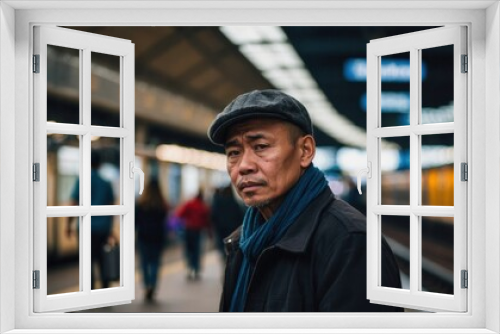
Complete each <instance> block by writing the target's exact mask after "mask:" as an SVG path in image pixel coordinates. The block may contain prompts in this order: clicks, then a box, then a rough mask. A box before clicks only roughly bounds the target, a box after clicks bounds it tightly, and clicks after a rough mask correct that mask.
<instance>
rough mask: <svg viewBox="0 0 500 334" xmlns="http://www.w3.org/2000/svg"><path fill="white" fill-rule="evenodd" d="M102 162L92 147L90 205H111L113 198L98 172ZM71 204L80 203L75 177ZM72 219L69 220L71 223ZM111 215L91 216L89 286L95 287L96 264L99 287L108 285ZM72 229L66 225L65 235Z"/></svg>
mask: <svg viewBox="0 0 500 334" xmlns="http://www.w3.org/2000/svg"><path fill="white" fill-rule="evenodd" d="M101 164H102V157H101V152H100V151H98V150H95V149H93V150H92V151H91V162H90V168H91V170H90V205H113V204H114V201H115V198H114V194H113V187H112V186H111V182H109V181H107V180H105V179H104V178H103V177H102V176H101V175H100V174H99V168H100V167H101ZM70 202H71V205H80V180H79V179H77V180H76V182H75V185H74V187H73V191H72V192H71V196H70ZM72 222H73V220H71V221H70V224H72ZM112 227H113V216H92V217H91V228H90V240H91V244H90V259H91V275H92V278H91V288H92V289H95V288H96V281H97V277H96V276H97V274H96V270H95V269H96V266H98V267H99V278H100V281H101V289H104V288H108V287H109V281H108V278H107V275H106V273H105V270H106V268H105V266H104V251H103V248H104V246H106V245H114V244H116V243H117V238H115V237H114V236H113V234H112ZM72 231H73V229H72V228H71V227H70V226H68V229H67V235H68V236H72V234H73V232H72Z"/></svg>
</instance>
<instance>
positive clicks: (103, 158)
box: [90, 137, 121, 205]
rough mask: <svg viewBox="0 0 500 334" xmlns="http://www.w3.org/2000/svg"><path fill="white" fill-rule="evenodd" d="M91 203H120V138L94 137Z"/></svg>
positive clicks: (92, 144)
mask: <svg viewBox="0 0 500 334" xmlns="http://www.w3.org/2000/svg"><path fill="white" fill-rule="evenodd" d="M91 150H92V153H91V155H92V157H91V178H92V179H91V185H90V200H91V205H114V204H120V203H121V202H120V152H121V150H120V138H110V137H93V138H92V143H91Z"/></svg>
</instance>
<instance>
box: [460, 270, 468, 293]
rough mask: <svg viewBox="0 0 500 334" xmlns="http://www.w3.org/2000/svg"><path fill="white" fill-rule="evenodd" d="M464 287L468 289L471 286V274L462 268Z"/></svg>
mask: <svg viewBox="0 0 500 334" xmlns="http://www.w3.org/2000/svg"><path fill="white" fill-rule="evenodd" d="M461 276H462V289H467V288H468V287H469V274H468V272H467V270H462V272H461Z"/></svg>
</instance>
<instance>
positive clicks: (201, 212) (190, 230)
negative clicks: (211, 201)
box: [176, 191, 210, 280]
mask: <svg viewBox="0 0 500 334" xmlns="http://www.w3.org/2000/svg"><path fill="white" fill-rule="evenodd" d="M209 211H210V210H209V208H208V206H207V205H206V204H205V203H204V202H203V192H202V191H200V192H199V193H198V195H197V196H196V197H195V198H193V199H191V200H189V201H187V202H186V203H184V204H183V205H181V206H180V207H179V208H178V210H177V212H176V216H177V217H179V218H181V219H182V220H183V222H184V227H185V230H184V245H185V254H186V261H187V266H188V276H187V278H188V279H190V280H197V279H199V278H200V259H201V232H202V231H203V230H204V229H207V230H208V229H209V227H210V222H209V217H210V212H209ZM209 235H210V232H209Z"/></svg>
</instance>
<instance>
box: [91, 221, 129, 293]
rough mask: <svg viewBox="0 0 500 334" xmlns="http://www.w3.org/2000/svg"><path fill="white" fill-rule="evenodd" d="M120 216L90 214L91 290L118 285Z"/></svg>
mask: <svg viewBox="0 0 500 334" xmlns="http://www.w3.org/2000/svg"><path fill="white" fill-rule="evenodd" d="M120 223H121V222H120V216H92V218H91V236H90V238H91V250H90V254H91V255H90V257H91V262H92V270H91V275H92V280H91V282H92V290H97V289H105V288H111V287H116V286H120Z"/></svg>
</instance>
